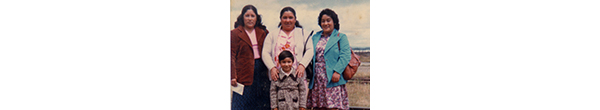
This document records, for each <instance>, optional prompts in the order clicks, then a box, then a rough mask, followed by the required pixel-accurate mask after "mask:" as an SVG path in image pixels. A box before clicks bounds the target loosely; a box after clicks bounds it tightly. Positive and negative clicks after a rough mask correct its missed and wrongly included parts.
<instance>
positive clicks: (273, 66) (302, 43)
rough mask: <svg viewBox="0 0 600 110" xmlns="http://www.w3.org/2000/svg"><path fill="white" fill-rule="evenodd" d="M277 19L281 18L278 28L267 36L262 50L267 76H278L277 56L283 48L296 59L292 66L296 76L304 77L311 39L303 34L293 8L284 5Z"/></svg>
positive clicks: (309, 57) (274, 77)
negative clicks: (267, 70)
mask: <svg viewBox="0 0 600 110" xmlns="http://www.w3.org/2000/svg"><path fill="white" fill-rule="evenodd" d="M279 19H280V20H281V22H280V23H279V28H277V29H276V30H275V31H272V32H274V33H271V34H269V36H267V38H266V40H265V44H264V46H265V47H264V48H263V51H262V56H263V57H264V58H263V61H264V62H265V65H266V66H267V68H269V74H270V76H269V77H270V79H271V80H273V81H276V80H277V78H278V77H279V75H278V73H279V71H277V69H278V68H280V65H277V62H278V58H277V57H278V55H279V53H281V52H282V51H283V50H288V51H290V52H292V54H293V55H294V56H295V59H296V61H294V64H293V65H294V66H293V68H295V70H297V71H296V74H297V75H298V77H304V70H305V68H306V65H308V63H310V61H311V60H312V57H313V45H311V44H312V40H311V38H310V37H309V36H308V35H306V34H304V30H303V29H302V26H301V25H300V23H299V22H298V21H296V11H295V10H294V8H292V7H285V8H283V9H281V12H280V13H279ZM306 44H308V45H306Z"/></svg>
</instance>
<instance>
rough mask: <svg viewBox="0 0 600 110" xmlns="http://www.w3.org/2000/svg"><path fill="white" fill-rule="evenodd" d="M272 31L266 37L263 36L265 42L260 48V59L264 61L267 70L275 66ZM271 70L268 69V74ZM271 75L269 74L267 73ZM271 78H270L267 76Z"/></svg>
mask: <svg viewBox="0 0 600 110" xmlns="http://www.w3.org/2000/svg"><path fill="white" fill-rule="evenodd" d="M273 36H274V35H273V33H271V34H269V35H267V38H265V42H264V43H263V50H262V60H263V62H264V63H265V66H266V67H267V70H271V68H273V67H275V62H274V59H273V56H271V55H273V47H272V46H273V43H275V42H273V39H274V38H273ZM270 72H271V71H269V74H270ZM268 76H271V75H268ZM269 79H271V78H269Z"/></svg>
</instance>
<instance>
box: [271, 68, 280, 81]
mask: <svg viewBox="0 0 600 110" xmlns="http://www.w3.org/2000/svg"><path fill="white" fill-rule="evenodd" d="M277 78H279V71H277V68H276V67H273V68H271V80H273V81H277Z"/></svg>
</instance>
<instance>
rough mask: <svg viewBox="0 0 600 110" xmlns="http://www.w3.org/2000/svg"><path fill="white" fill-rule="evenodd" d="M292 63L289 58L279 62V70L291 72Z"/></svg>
mask: <svg viewBox="0 0 600 110" xmlns="http://www.w3.org/2000/svg"><path fill="white" fill-rule="evenodd" d="M293 62H294V61H292V59H291V58H285V59H283V60H281V61H279V64H280V65H281V69H282V70H283V71H285V72H290V71H291V70H292V63H293Z"/></svg>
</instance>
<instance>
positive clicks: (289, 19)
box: [280, 11, 296, 31]
mask: <svg viewBox="0 0 600 110" xmlns="http://www.w3.org/2000/svg"><path fill="white" fill-rule="evenodd" d="M280 19H281V28H282V29H283V30H285V31H292V30H294V28H295V27H296V17H295V16H294V13H292V12H291V11H286V12H283V15H281V18H280Z"/></svg>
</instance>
